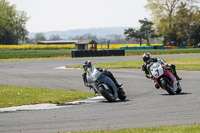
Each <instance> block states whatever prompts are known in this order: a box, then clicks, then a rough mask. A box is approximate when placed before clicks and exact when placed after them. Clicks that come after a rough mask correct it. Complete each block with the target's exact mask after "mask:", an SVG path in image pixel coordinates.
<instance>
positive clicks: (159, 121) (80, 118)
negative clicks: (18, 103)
mask: <svg viewBox="0 0 200 133" xmlns="http://www.w3.org/2000/svg"><path fill="white" fill-rule="evenodd" d="M187 57H198V58H200V55H173V56H159V58H163V59H165V58H187ZM141 59H142V58H141V57H140V56H132V57H131V56H129V57H98V58H90V60H91V61H92V62H95V63H96V62H111V61H123V60H141ZM85 60H87V58H75V59H54V60H37V61H20V62H1V63H0V85H15V86H27V87H39V88H52V89H70V90H78V91H91V90H89V88H86V87H85V86H84V85H83V82H82V77H81V75H82V72H83V70H77V69H69V70H66V69H55V68H57V67H60V66H66V65H74V64H81V63H83V61H85ZM111 72H112V73H113V74H114V75H115V77H116V78H117V80H118V81H119V82H121V83H123V84H124V90H125V92H126V94H127V100H126V101H123V102H121V101H117V102H115V103H108V102H107V101H106V100H101V101H99V102H95V103H87V104H80V105H72V106H64V107H63V108H57V109H49V110H33V111H15V112H1V113H0V132H6V133H21V132H22V133H23V132H24V133H31V132H37V133H44V132H71V131H94V130H113V129H123V128H138V127H155V126H167V125H190V124H200V97H199V95H200V72H190V71H178V74H179V75H180V77H182V78H183V80H182V82H181V86H182V88H183V91H182V93H181V94H180V95H173V96H171V95H168V93H167V92H166V91H164V90H161V89H156V88H154V84H153V81H152V80H148V79H146V78H145V76H144V74H143V72H142V71H141V70H139V69H119V70H111ZM91 92H92V91H91Z"/></svg>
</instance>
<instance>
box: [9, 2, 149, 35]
mask: <svg viewBox="0 0 200 133" xmlns="http://www.w3.org/2000/svg"><path fill="white" fill-rule="evenodd" d="M7 1H9V2H10V3H11V4H15V5H16V8H17V10H21V11H25V12H26V13H27V16H28V17H29V20H28V22H27V25H26V28H27V30H28V31H29V32H47V31H66V30H71V29H88V28H100V27H139V26H140V24H139V22H138V20H139V19H144V18H145V17H146V18H148V19H150V11H147V10H146V9H145V8H144V5H145V4H146V3H147V1H146V0H7Z"/></svg>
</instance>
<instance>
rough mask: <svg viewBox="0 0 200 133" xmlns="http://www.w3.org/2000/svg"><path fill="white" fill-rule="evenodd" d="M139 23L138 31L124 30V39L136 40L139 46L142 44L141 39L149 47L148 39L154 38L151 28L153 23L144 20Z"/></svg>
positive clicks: (153, 31)
mask: <svg viewBox="0 0 200 133" xmlns="http://www.w3.org/2000/svg"><path fill="white" fill-rule="evenodd" d="M139 22H140V23H141V27H140V29H139V30H135V29H132V28H129V29H127V30H125V32H124V34H125V36H126V39H127V40H130V39H131V38H137V39H139V40H140V46H141V44H142V39H145V40H146V41H147V45H149V44H150V38H154V37H156V34H155V30H154V29H153V27H152V26H153V23H152V22H151V21H149V20H147V19H146V18H145V19H144V20H139Z"/></svg>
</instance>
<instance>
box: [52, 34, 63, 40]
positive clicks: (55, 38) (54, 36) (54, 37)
mask: <svg viewBox="0 0 200 133" xmlns="http://www.w3.org/2000/svg"><path fill="white" fill-rule="evenodd" d="M49 40H51V41H56V40H62V38H61V37H60V36H59V35H51V36H50V38H49Z"/></svg>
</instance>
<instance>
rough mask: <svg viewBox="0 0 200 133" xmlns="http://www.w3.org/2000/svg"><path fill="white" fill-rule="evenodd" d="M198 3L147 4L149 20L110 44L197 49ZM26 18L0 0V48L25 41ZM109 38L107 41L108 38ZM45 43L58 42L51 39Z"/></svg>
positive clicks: (163, 0) (161, 0) (153, 0)
mask: <svg viewBox="0 0 200 133" xmlns="http://www.w3.org/2000/svg"><path fill="white" fill-rule="evenodd" d="M198 2H199V0H147V4H146V5H145V8H146V9H148V10H149V11H151V20H149V19H147V18H144V19H142V20H139V22H140V24H141V27H140V28H139V29H133V28H128V29H125V31H124V35H125V38H123V37H122V36H121V35H113V36H112V37H110V38H112V39H111V40H110V43H116V44H117V43H140V44H143V43H146V44H147V45H149V44H150V43H155V42H159V43H163V44H164V45H186V44H189V45H197V44H198V43H200V8H199V5H198V4H199V3H198ZM27 21H28V17H27V14H26V13H25V12H24V11H17V10H16V7H15V5H11V4H10V3H9V2H7V1H6V0H0V44H18V43H19V42H20V41H23V40H25V39H26V36H27V35H28V31H27V30H26V27H25V26H26V22H27ZM108 38H109V37H108ZM71 39H74V40H84V39H86V40H87V39H93V40H97V41H99V42H102V43H104V42H106V41H108V39H107V38H97V37H96V36H94V35H91V34H89V33H88V34H84V35H82V36H76V37H73V38H71ZM40 40H47V39H46V38H45V36H44V34H42V33H38V34H36V36H35V41H36V42H37V41H40ZM49 40H62V38H60V36H58V35H52V36H51V37H50V39H49Z"/></svg>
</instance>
